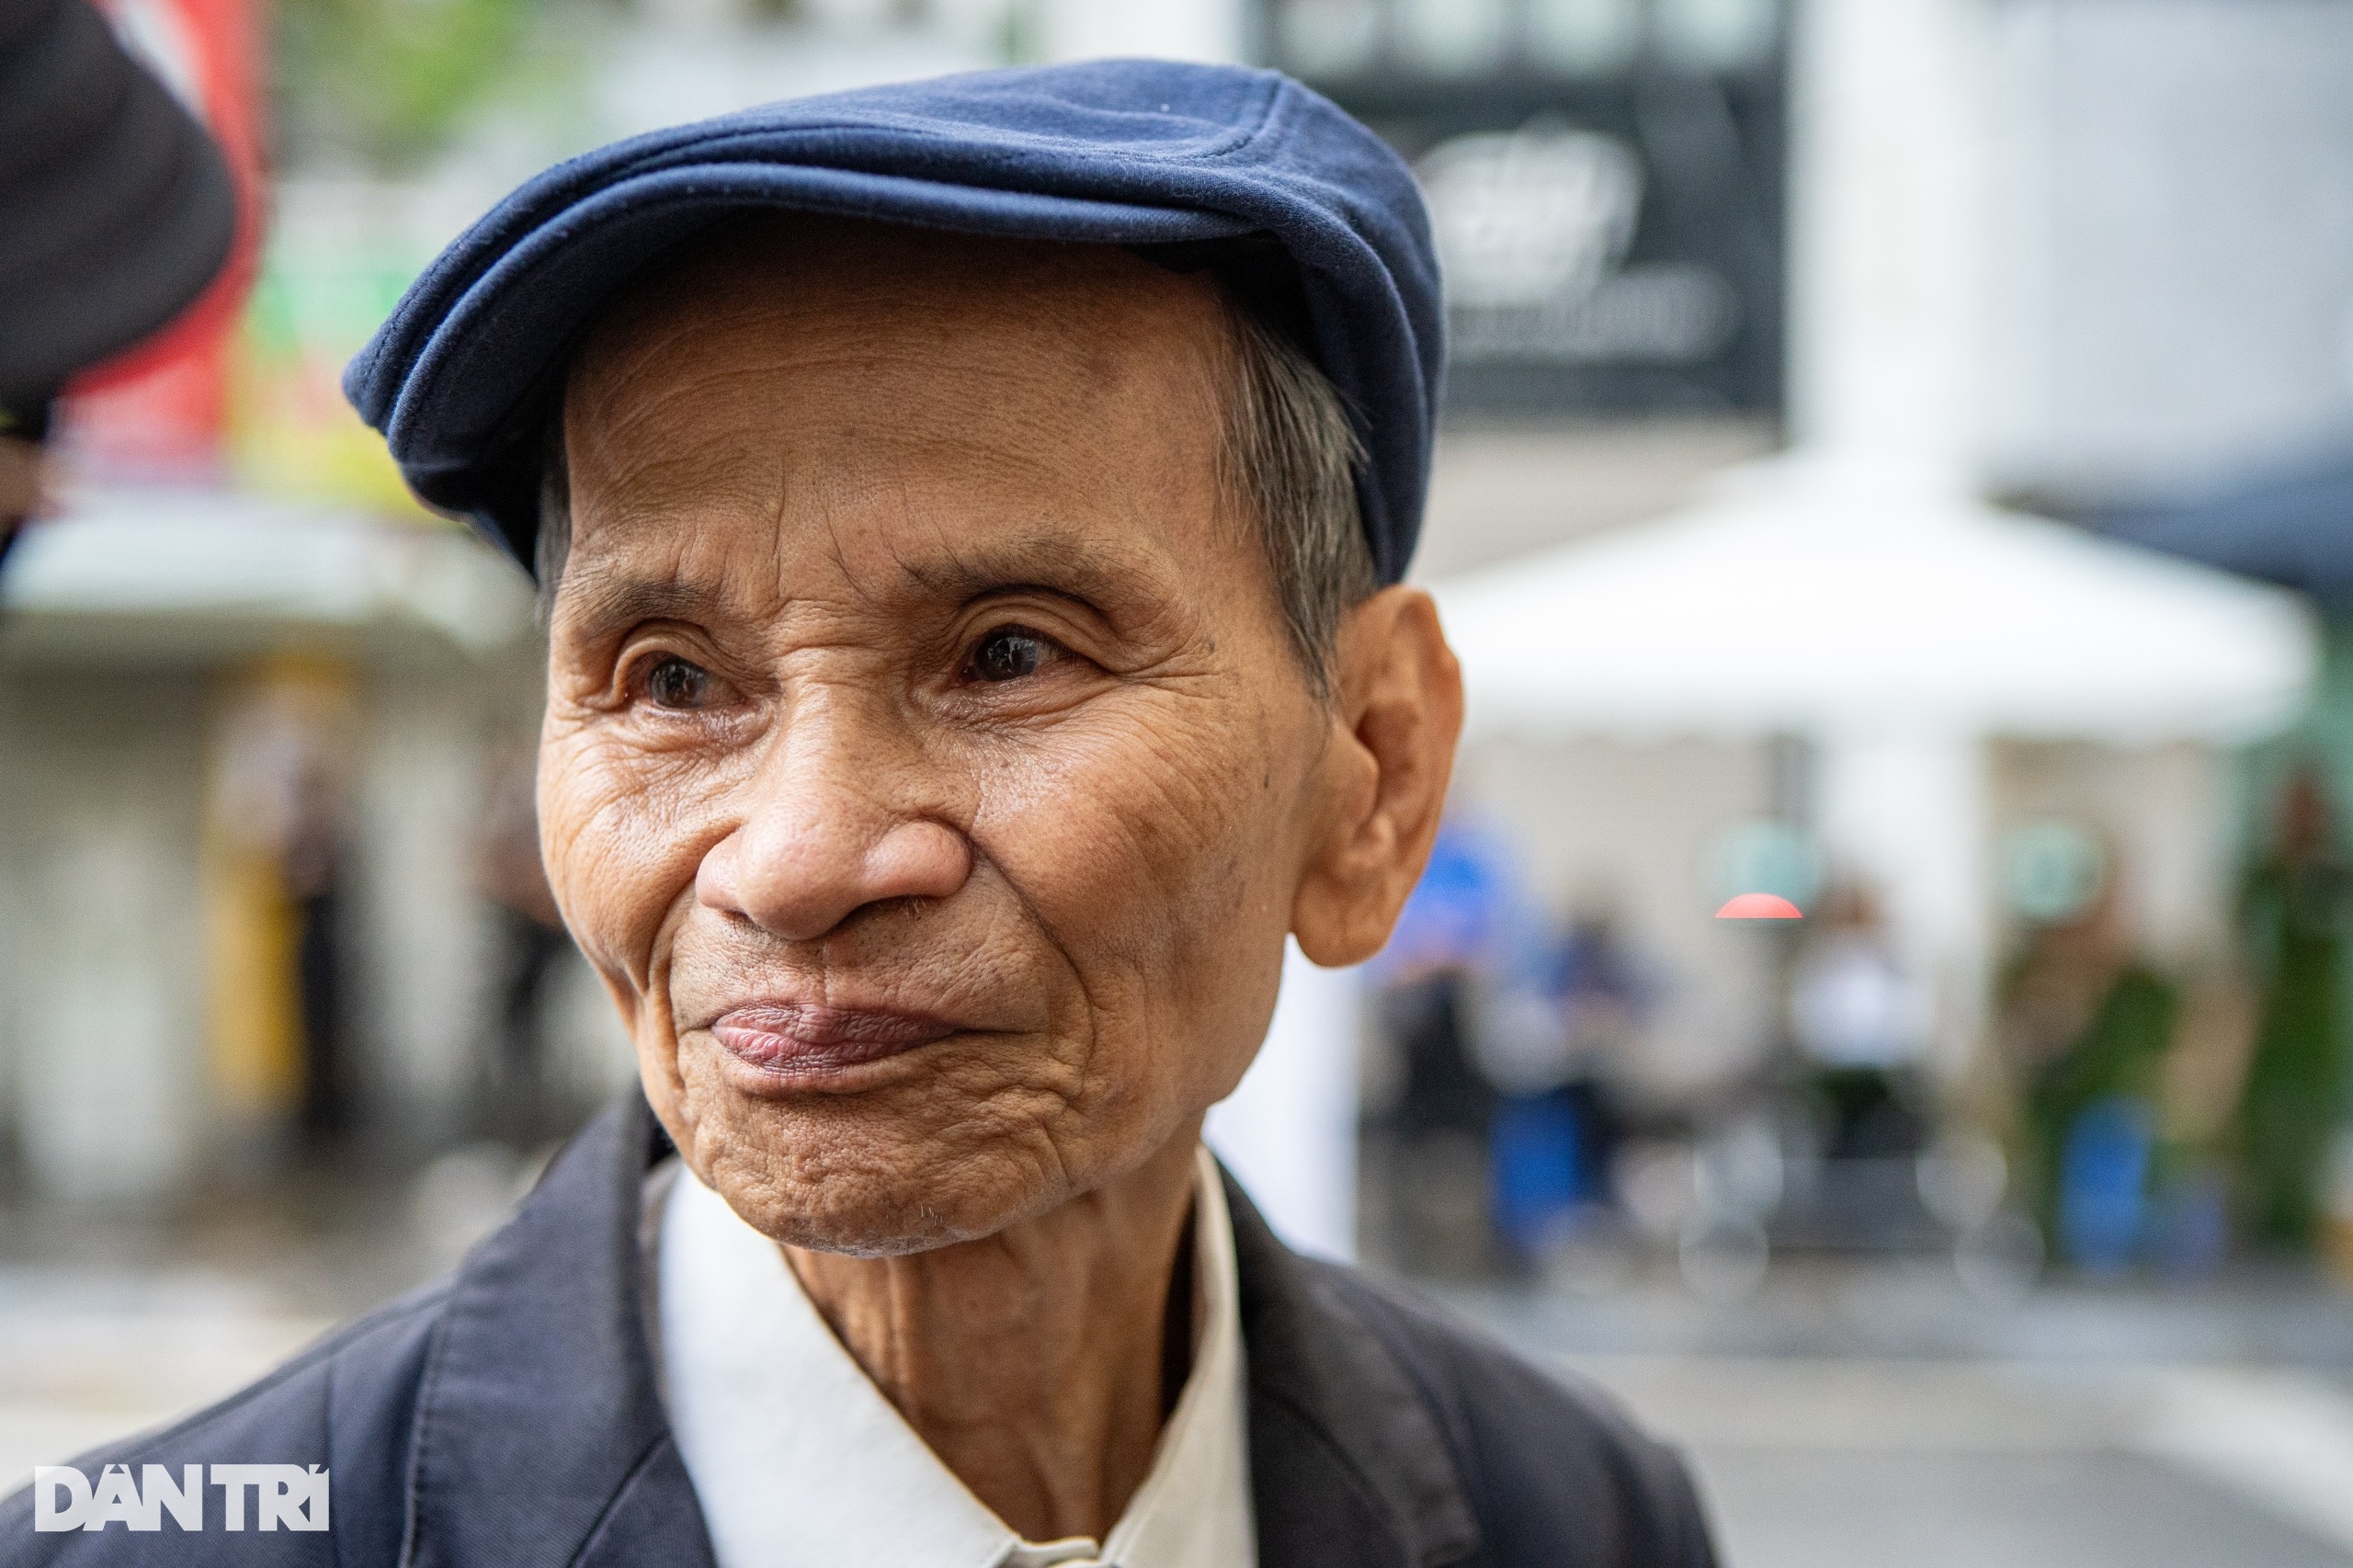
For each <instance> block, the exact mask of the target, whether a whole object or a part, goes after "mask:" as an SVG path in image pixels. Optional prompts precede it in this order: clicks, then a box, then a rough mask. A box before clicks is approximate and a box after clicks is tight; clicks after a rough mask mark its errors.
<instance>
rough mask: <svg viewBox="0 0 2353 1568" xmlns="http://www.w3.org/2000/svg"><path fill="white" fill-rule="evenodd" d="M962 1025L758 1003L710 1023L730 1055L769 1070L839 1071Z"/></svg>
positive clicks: (935, 1019) (839, 1009)
mask: <svg viewBox="0 0 2353 1568" xmlns="http://www.w3.org/2000/svg"><path fill="white" fill-rule="evenodd" d="M960 1028H962V1026H961V1025H959V1024H954V1023H951V1022H949V1020H947V1019H946V1018H939V1017H932V1016H931V1015H929V1014H927V1013H897V1012H885V1011H878V1010H872V1009H868V1008H863V1007H828V1006H819V1005H816V1004H813V1003H805V1002H755V1003H752V1004H751V1005H749V1006H743V1007H735V1008H731V1009H730V1010H728V1011H727V1012H725V1013H722V1014H721V1015H720V1016H719V1017H718V1018H717V1019H716V1020H714V1021H713V1022H712V1024H711V1026H710V1033H711V1038H712V1039H714V1040H717V1041H719V1043H720V1045H721V1046H722V1048H723V1049H724V1050H725V1051H727V1053H728V1054H729V1055H731V1056H733V1057H734V1058H735V1059H736V1060H737V1061H739V1062H744V1063H745V1065H747V1066H751V1067H756V1068H758V1069H760V1070H761V1071H762V1072H764V1073H779V1074H798V1073H828V1072H836V1071H839V1070H840V1069H842V1068H845V1067H855V1066H857V1065H858V1064H859V1063H860V1062H879V1061H881V1059H882V1058H884V1057H886V1056H896V1055H898V1054H899V1053H900V1052H901V1051H913V1050H914V1049H915V1047H917V1046H919V1045H929V1044H930V1043H931V1042H932V1041H933V1040H945V1039H947V1038H948V1037H949V1035H951V1034H955V1033H957V1032H958V1031H959V1029H960Z"/></svg>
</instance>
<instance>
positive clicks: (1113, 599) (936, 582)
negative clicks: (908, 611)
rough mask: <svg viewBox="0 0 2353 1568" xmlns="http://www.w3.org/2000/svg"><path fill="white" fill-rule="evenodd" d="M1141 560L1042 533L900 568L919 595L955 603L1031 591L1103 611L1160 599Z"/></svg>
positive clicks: (1136, 554)
mask: <svg viewBox="0 0 2353 1568" xmlns="http://www.w3.org/2000/svg"><path fill="white" fill-rule="evenodd" d="M1146 559H1147V558H1146V557H1144V556H1143V555H1142V552H1140V551H1125V550H1120V549H1118V548H1116V547H1107V546H1105V545H1104V544H1102V543H1100V542H1098V541H1092V540H1090V541H1086V542H1085V543H1082V542H1080V541H1077V540H1072V539H1070V538H1068V537H1067V536H1065V535H1061V534H1046V535H1040V536H1034V537H1032V538H1029V539H1018V540H990V541H988V542H986V543H983V544H979V545H973V546H966V547H959V548H952V549H949V550H948V551H942V552H941V553H939V554H938V556H936V557H933V558H931V559H928V560H924V561H904V560H903V561H902V562H900V567H901V570H903V571H904V572H905V573H906V574H907V575H908V577H909V578H911V579H912V580H913V581H914V582H915V583H916V584H917V585H919V586H921V587H922V588H923V589H924V591H925V592H926V593H931V594H937V595H938V596H939V597H942V598H948V599H954V600H957V601H959V602H966V601H970V600H972V599H975V598H978V597H981V596H982V595H983V594H993V593H1006V592H1011V591H1016V590H1020V589H1033V590H1036V591H1039V592H1041V593H1048V594H1055V595H1060V596H1063V597H1068V598H1074V599H1078V600H1082V601H1084V602H1086V603H1087V604H1091V605H1093V606H1095V607H1096V608H1098V609H1108V608H1111V606H1112V605H1114V604H1116V603H1118V602H1120V601H1122V600H1131V599H1134V598H1137V597H1142V598H1145V599H1148V600H1151V601H1154V602H1157V601H1158V600H1160V599H1161V598H1162V597H1165V595H1166V593H1167V585H1166V584H1165V583H1163V582H1162V581H1160V579H1159V578H1158V576H1157V575H1156V574H1154V572H1153V571H1152V570H1151V569H1150V567H1149V566H1147V565H1146V564H1145V560H1146Z"/></svg>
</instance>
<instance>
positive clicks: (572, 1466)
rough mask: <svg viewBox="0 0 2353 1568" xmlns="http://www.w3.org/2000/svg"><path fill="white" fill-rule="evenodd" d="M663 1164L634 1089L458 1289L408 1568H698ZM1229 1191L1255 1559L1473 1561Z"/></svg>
mask: <svg viewBox="0 0 2353 1568" xmlns="http://www.w3.org/2000/svg"><path fill="white" fill-rule="evenodd" d="M669 1149H670V1143H669V1140H668V1138H667V1137H666V1136H665V1134H664V1133H663V1131H662V1130H661V1127H660V1125H659V1124H658V1123H657V1122H656V1121H655V1120H654V1114H653V1112H652V1110H651V1109H650V1108H647V1106H646V1104H645V1101H644V1099H643V1098H642V1096H640V1095H638V1094H637V1093H635V1092H633V1091H632V1092H631V1093H630V1094H629V1095H627V1096H624V1097H623V1098H622V1099H621V1100H620V1101H619V1102H618V1103H616V1104H614V1105H613V1106H611V1107H609V1108H607V1109H606V1110H605V1112H604V1113H603V1114H601V1115H599V1116H598V1117H597V1119H596V1120H594V1121H592V1122H591V1123H590V1124H589V1125H588V1127H587V1128H586V1129H585V1130H584V1131H582V1132H581V1134H580V1135H579V1136H578V1137H577V1138H575V1139H574V1140H573V1142H572V1143H571V1144H570V1145H569V1146H567V1147H566V1148H565V1150H564V1151H563V1153H561V1154H560V1155H558V1156H557V1158H556V1160H555V1162H554V1164H553V1165H551V1166H550V1167H549V1169H548V1173H547V1175H546V1176H545V1177H544V1178H543V1179H542V1180H541V1181H540V1185H539V1187H537V1189H535V1190H534V1191H533V1192H532V1194H531V1196H530V1197H529V1198H528V1199H525V1200H524V1203H523V1206H522V1208H521V1209H520V1210H518V1211H517V1214H516V1216H515V1218H514V1219H513V1220H511V1221H508V1223H507V1224H506V1227H505V1228H504V1229H502V1230H501V1231H499V1232H498V1233H496V1234H495V1235H494V1236H492V1237H491V1238H490V1239H489V1240H488V1241H486V1242H484V1243H483V1244H482V1245H481V1246H480V1247H479V1248H477V1249H476V1250H475V1252H474V1253H473V1254H472V1256H470V1257H469V1258H468V1259H467V1261H466V1263H465V1264H464V1266H463V1267H461V1268H460V1270H459V1273H458V1277H457V1280H456V1282H455V1285H454V1287H453V1289H452V1290H451V1292H450V1296H449V1303H448V1305H447V1307H446V1309H445V1311H444V1315H443V1319H442V1324H441V1328H440V1332H439V1335H438V1340H437V1343H436V1345H435V1346H434V1349H433V1352H432V1354H431V1356H430V1357H429V1358H428V1360H427V1363H426V1370H425V1375H424V1381H423V1383H422V1386H421V1387H420V1389H419V1391H418V1394H417V1415H416V1426H415V1444H414V1447H413V1448H412V1449H411V1458H410V1473H409V1487H408V1528H407V1540H406V1544H405V1548H404V1552H403V1558H402V1561H403V1563H404V1568H471V1565H473V1564H479V1563H484V1562H495V1563H499V1564H501V1565H502V1568H565V1565H568V1564H578V1565H581V1568H590V1565H592V1564H600V1563H605V1562H611V1563H624V1562H646V1561H660V1562H665V1563H672V1564H676V1565H678V1568H711V1564H712V1557H711V1550H710V1537H709V1534H708V1532H707V1531H706V1530H705V1528H704V1527H703V1523H702V1515H701V1512H700V1509H699V1507H698V1506H697V1505H696V1503H695V1498H694V1488H693V1483H692V1482H691V1481H690V1480H689V1479H688V1475H687V1471H686V1466H685V1465H684V1464H683V1463H682V1462H681V1461H680V1460H679V1458H678V1452H677V1448H676V1444H675V1443H674V1442H673V1441H672V1438H671V1436H670V1427H669V1421H668V1417H667V1416H666V1415H665V1413H664V1410H663V1405H662V1398H661V1393H660V1391H659V1384H658V1382H657V1381H656V1375H655V1371H654V1354H653V1348H652V1342H651V1338H650V1336H649V1335H648V1333H647V1330H646V1324H645V1283H644V1256H643V1250H642V1241H641V1224H642V1213H643V1187H644V1180H645V1174H646V1172H647V1171H648V1170H649V1169H650V1168H651V1167H652V1165H653V1164H654V1161H655V1160H657V1159H658V1158H660V1157H661V1156H662V1155H664V1154H665V1153H668V1152H669ZM1225 1179H1226V1199H1227V1202H1228V1204H1229V1206H1230V1207H1231V1209H1232V1210H1233V1232H1234V1238H1233V1239H1234V1256H1235V1264H1236V1270H1237V1274H1238V1278H1239V1287H1240V1296H1241V1303H1242V1335H1243V1344H1244V1348H1245V1354H1246V1356H1247V1358H1248V1360H1249V1369H1250V1371H1249V1376H1250V1406H1251V1411H1250V1446H1251V1469H1252V1486H1251V1490H1252V1493H1253V1494H1254V1497H1255V1500H1256V1511H1257V1517H1258V1525H1259V1561H1260V1562H1262V1563H1265V1564H1267V1568H1312V1565H1314V1564H1321V1563H1324V1562H1331V1563H1333V1564H1341V1563H1348V1564H1351V1565H1353V1564H1358V1563H1365V1562H1392V1563H1395V1564H1398V1565H1400V1568H1438V1565H1440V1564H1443V1563H1449V1562H1459V1561H1461V1559H1462V1558H1464V1557H1467V1556H1469V1555H1470V1554H1471V1553H1472V1552H1473V1551H1476V1550H1477V1549H1478V1545H1479V1532H1478V1526H1477V1524H1476V1522H1475V1518H1474V1516H1473V1514H1472V1508H1471V1506H1470V1504H1469V1501H1468V1500H1467V1498H1466V1497H1465V1495H1464V1493H1463V1489H1462V1483H1461V1477H1460V1476H1459V1475H1458V1474H1457V1472H1456V1470H1455V1466H1454V1461H1453V1460H1452V1459H1451V1457H1450V1456H1449V1452H1448V1449H1447V1447H1446V1444H1445V1441H1444V1439H1443V1437H1442V1436H1441V1434H1440V1432H1439V1429H1438V1420H1437V1417H1436V1415H1434V1414H1433V1413H1432V1411H1431V1409H1430V1406H1429V1404H1428V1403H1427V1399H1426V1398H1425V1397H1424V1395H1423V1394H1422V1393H1421V1392H1420V1391H1419V1390H1418V1389H1417V1388H1416V1386H1415V1383H1414V1382H1413V1381H1412V1379H1411V1378H1410V1377H1409V1376H1408V1375H1407V1373H1406V1372H1405V1370H1404V1368H1403V1367H1401V1366H1400V1365H1399V1363H1398V1362H1397V1360H1396V1358H1394V1357H1393V1356H1392V1355H1391V1353H1390V1352H1389V1350H1388V1349H1387V1348H1386V1347H1385V1346H1383V1345H1382V1343H1381V1340H1380V1339H1379V1338H1378V1337H1377V1336H1376V1335H1374V1333H1373V1331H1372V1330H1371V1328H1370V1327H1369V1326H1368V1325H1367V1324H1366V1323H1365V1322H1364V1320H1363V1319H1362V1318H1361V1317H1360V1316H1358V1314H1357V1313H1356V1312H1354V1311H1352V1310H1351V1309H1350V1308H1349V1307H1348V1305H1347V1303H1346V1301H1343V1300H1342V1299H1341V1296H1340V1294H1339V1292H1338V1291H1337V1290H1336V1287H1335V1284H1334V1280H1333V1278H1331V1277H1330V1276H1331V1271H1330V1270H1328V1269H1326V1268H1324V1267H1323V1266H1320V1265H1315V1264H1310V1263H1307V1262H1305V1261H1304V1260H1302V1259H1301V1258H1300V1257H1298V1256H1296V1255H1294V1254H1293V1253H1291V1252H1290V1250H1289V1249H1288V1248H1286V1247H1285V1246H1284V1245H1283V1244H1281V1243H1280V1242H1279V1241H1278V1240H1276V1238H1275V1235H1274V1233H1273V1232H1272V1231H1270V1230H1269V1229H1268V1228H1267V1222H1266V1221H1265V1220H1263V1219H1262V1218H1260V1216H1259V1214H1258V1211H1257V1210H1256V1208H1254V1207H1253V1206H1252V1205H1251V1203H1250V1200H1249V1199H1248V1198H1247V1197H1245V1195H1244V1194H1243V1192H1242V1189H1241V1188H1240V1187H1238V1186H1237V1185H1235V1183H1234V1181H1233V1176H1231V1175H1230V1174H1229V1175H1228V1176H1226V1178H1225ZM1369 1554H1370V1555H1369Z"/></svg>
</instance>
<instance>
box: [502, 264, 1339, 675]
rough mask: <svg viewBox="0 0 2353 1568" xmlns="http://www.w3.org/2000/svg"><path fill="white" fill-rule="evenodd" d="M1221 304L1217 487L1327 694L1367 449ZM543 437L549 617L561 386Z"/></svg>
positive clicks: (556, 577)
mask: <svg viewBox="0 0 2353 1568" xmlns="http://www.w3.org/2000/svg"><path fill="white" fill-rule="evenodd" d="M1226 313H1227V317H1228V320H1229V322H1230V324H1231V325H1232V328H1233V364H1232V368H1231V376H1232V381H1231V383H1230V385H1229V387H1228V390H1227V393H1226V397H1225V429H1224V431H1223V436H1222V440H1221V441H1220V443H1219V453H1218V483H1219V487H1220V489H1221V490H1222V492H1223V494H1224V499H1225V503H1226V505H1227V506H1229V507H1231V508H1232V509H1233V512H1234V513H1235V515H1237V516H1239V517H1247V518H1249V519H1250V521H1251V523H1252V524H1253V526H1254V527H1255V528H1256V531H1257V534H1258V539H1259V543H1260V546H1261V548H1263V549H1264V550H1265V551H1266V554H1267V566H1268V567H1269V568H1270V570H1271V571H1272V573H1273V574H1274V584H1275V595H1276V599H1277V602H1278V603H1279V604H1280V606H1281V607H1282V614H1283V626H1284V630H1285V631H1287V632H1288V633H1289V636H1290V645H1291V652H1292V653H1293V654H1294V655H1296V656H1297V658H1298V660H1299V664H1300V667H1301V669H1302V671H1303V672H1305V674H1306V676H1307V679H1308V683H1309V685H1310V686H1311V687H1313V688H1314V691H1315V694H1316V696H1317V697H1318V698H1319V699H1324V700H1329V699H1330V697H1331V695H1332V661H1333V657H1334V654H1335V653H1336V650H1337V646H1338V642H1339V634H1340V621H1341V619H1342V618H1343V617H1344V616H1345V615H1347V612H1348V611H1349V610H1350V609H1352V608H1355V607H1356V606H1357V605H1358V604H1360V603H1362V602H1363V601H1364V600H1366V599H1367V598H1370V597H1371V596H1372V594H1373V593H1374V591H1375V590H1376V589H1377V588H1378V587H1379V586H1380V583H1379V579H1378V575H1377V574H1376V572H1375V570H1374V567H1373V562H1372V549H1371V546H1370V545H1369V544H1368V543H1367V542H1366V541H1365V536H1364V526H1363V523H1362V521H1361V519H1360V518H1359V517H1358V512H1357V490H1356V471H1357V469H1358V466H1359V465H1360V463H1361V461H1362V457H1363V449H1362V447H1361V445H1360V444H1359V443H1358V440H1357V436H1356V431H1355V429H1354V427H1353V426H1350V425H1349V423H1348V411H1347V403H1346V402H1345V400H1344V399H1343V398H1342V397H1341V394H1340V390H1339V389H1338V388H1337V387H1336V386H1334V385H1333V384H1332V381H1331V378H1330V377H1328V376H1326V375H1324V372H1323V370H1322V369H1319V368H1318V367H1317V366H1316V364H1315V362H1314V360H1313V359H1311V358H1308V356H1307V354H1306V352H1305V351H1304V350H1303V349H1302V348H1301V347H1299V346H1298V345H1296V344H1294V343H1292V342H1291V341H1290V338H1289V337H1287V336H1285V335H1282V334H1281V333H1279V332H1277V331H1275V330H1273V329H1272V328H1271V327H1269V326H1267V324H1265V323H1264V322H1262V321H1260V320H1259V319H1258V318H1257V316H1256V314H1255V313H1254V312H1250V311H1248V310H1245V309H1244V308H1242V307H1241V306H1240V305H1238V304H1236V303H1234V302H1233V301H1228V305H1227V312H1226ZM540 449H541V451H542V452H543V453H544V454H545V456H544V458H543V459H542V461H541V464H540V531H539V539H538V540H537V544H536V547H535V549H534V551H533V574H534V575H536V576H537V577H538V578H539V583H540V618H541V619H542V620H544V619H546V617H547V614H548V611H549V608H551V606H552V604H553V603H554V599H555V589H556V584H557V583H558V582H559V581H560V580H561V579H562V578H563V567H564V562H565V560H566V558H567V557H569V555H570V554H571V552H572V483H571V475H570V473H569V472H568V471H567V469H566V466H565V463H564V456H563V397H562V395H561V394H559V395H558V396H557V397H556V399H555V400H554V403H553V405H552V407H551V409H550V412H549V416H548V421H547V428H546V434H545V436H544V437H543V438H542V442H541V448H540Z"/></svg>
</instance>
